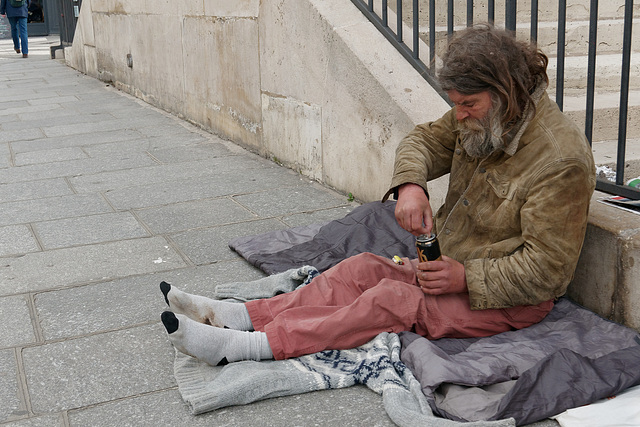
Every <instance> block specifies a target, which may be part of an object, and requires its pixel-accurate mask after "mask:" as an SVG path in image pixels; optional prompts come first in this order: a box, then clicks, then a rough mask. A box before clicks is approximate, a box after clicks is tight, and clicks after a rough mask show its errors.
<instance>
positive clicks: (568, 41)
mask: <svg viewBox="0 0 640 427" xmlns="http://www.w3.org/2000/svg"><path fill="white" fill-rule="evenodd" d="M407 24H409V22H407ZM633 25H634V26H635V27H636V28H637V27H638V26H639V25H640V18H638V19H634V21H633ZM465 27H466V25H461V26H456V27H455V30H462V29H463V28H465ZM623 29H624V20H623V19H606V20H600V21H599V22H598V35H597V39H598V45H597V53H598V55H608V54H621V53H622V45H623ZM530 31H531V25H530V23H529V22H526V23H521V24H519V25H518V26H517V27H516V34H517V37H518V39H519V40H529V37H530ZM420 36H421V38H422V40H423V41H424V42H425V44H427V45H428V44H429V26H428V22H420ZM446 47H447V27H446V25H444V26H443V25H438V26H436V54H437V55H438V56H440V55H442V54H443V53H444V52H445V50H446ZM538 47H539V48H540V49H541V50H542V51H543V52H544V53H545V54H546V55H547V56H549V57H550V58H552V57H555V56H556V53H557V50H558V28H557V24H556V23H555V22H539V23H538ZM631 50H632V51H634V52H640V31H635V32H634V31H632V33H631ZM588 53H589V21H570V22H567V24H566V31H565V56H568V57H572V56H586V55H587V54H588Z"/></svg>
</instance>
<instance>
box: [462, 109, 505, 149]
mask: <svg viewBox="0 0 640 427" xmlns="http://www.w3.org/2000/svg"><path fill="white" fill-rule="evenodd" d="M494 112H495V108H492V109H491V110H489V111H488V112H487V115H486V117H485V118H483V119H465V120H464V121H462V122H460V123H459V126H458V129H459V131H460V141H461V144H462V147H464V149H465V151H466V152H467V154H469V156H471V157H478V158H479V157H487V156H489V155H490V154H493V153H494V152H495V151H496V150H499V149H501V148H503V147H504V141H503V139H502V132H503V127H502V124H501V123H500V117H499V115H498V114H494Z"/></svg>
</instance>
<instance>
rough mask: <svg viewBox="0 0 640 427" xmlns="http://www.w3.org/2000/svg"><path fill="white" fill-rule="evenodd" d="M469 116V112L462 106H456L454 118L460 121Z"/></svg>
mask: <svg viewBox="0 0 640 427" xmlns="http://www.w3.org/2000/svg"><path fill="white" fill-rule="evenodd" d="M467 117H469V112H468V111H467V110H465V109H464V108H459V107H456V120H458V121H461V120H464V119H466V118H467Z"/></svg>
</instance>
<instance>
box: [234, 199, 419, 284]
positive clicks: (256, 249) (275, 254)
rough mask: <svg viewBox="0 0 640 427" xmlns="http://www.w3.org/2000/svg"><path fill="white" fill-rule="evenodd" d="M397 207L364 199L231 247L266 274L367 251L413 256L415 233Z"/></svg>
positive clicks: (326, 264)
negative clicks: (400, 219)
mask: <svg viewBox="0 0 640 427" xmlns="http://www.w3.org/2000/svg"><path fill="white" fill-rule="evenodd" d="M395 207H396V203H395V202H394V201H388V202H385V203H381V202H371V203H366V204H364V205H362V206H358V207H357V208H355V209H354V210H353V211H351V212H350V213H349V214H347V215H346V216H345V217H344V218H341V219H338V220H334V221H331V222H329V223H327V224H324V225H322V226H318V225H309V226H303V227H296V228H291V229H288V230H276V231H272V232H269V233H265V234H261V235H258V236H247V237H239V238H236V239H233V240H231V241H230V242H229V247H230V248H231V249H233V250H235V251H236V252H238V253H239V254H240V255H241V256H242V257H243V258H245V259H246V260H247V261H248V262H250V263H251V264H252V265H254V266H256V267H258V268H259V269H261V270H262V271H264V272H266V273H267V274H275V273H282V272H283V271H287V270H290V269H292V268H298V267H300V266H301V265H312V266H314V267H315V268H317V269H318V271H320V272H323V271H325V270H327V269H329V268H331V267H333V266H334V265H336V264H337V263H339V262H340V261H342V260H343V259H345V258H349V257H350V256H353V255H357V254H360V253H363V252H371V253H373V254H376V255H380V256H383V257H387V258H392V257H393V256H394V255H398V256H400V257H413V258H415V257H416V247H415V236H413V235H412V234H411V233H409V232H408V231H405V230H403V229H402V228H401V227H400V226H399V225H398V223H397V221H396V219H395V215H394V211H395Z"/></svg>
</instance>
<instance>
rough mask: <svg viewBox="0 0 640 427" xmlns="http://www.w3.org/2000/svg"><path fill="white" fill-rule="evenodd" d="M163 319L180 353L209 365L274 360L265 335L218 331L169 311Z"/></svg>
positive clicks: (231, 330) (171, 339)
mask: <svg viewBox="0 0 640 427" xmlns="http://www.w3.org/2000/svg"><path fill="white" fill-rule="evenodd" d="M161 319H162V323H163V324H164V327H165V329H166V330H167V333H168V334H169V341H171V343H172V344H173V345H174V346H175V347H176V348H177V349H178V350H180V351H181V352H183V353H185V354H188V355H189V356H192V357H195V358H196V359H199V360H202V361H203V362H206V363H208V364H209V365H212V366H217V365H225V364H227V363H230V362H237V361H239V360H256V361H260V360H270V359H273V353H272V352H271V347H270V346H269V341H268V340H267V334H265V333H264V332H248V331H236V330H233V329H222V328H216V327H213V326H209V325H205V324H202V323H199V322H196V321H194V320H191V319H189V318H188V317H187V316H184V315H182V314H174V313H172V312H170V311H165V312H164V313H162V316H161Z"/></svg>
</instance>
